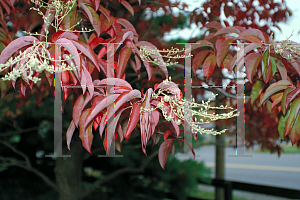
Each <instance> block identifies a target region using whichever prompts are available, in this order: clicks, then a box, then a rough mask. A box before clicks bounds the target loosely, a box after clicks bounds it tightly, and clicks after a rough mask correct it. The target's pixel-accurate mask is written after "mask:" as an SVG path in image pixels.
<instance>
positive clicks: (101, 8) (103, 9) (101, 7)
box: [99, 5, 110, 20]
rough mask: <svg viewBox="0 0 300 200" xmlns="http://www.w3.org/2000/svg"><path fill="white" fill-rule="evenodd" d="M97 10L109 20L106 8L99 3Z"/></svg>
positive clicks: (108, 12)
mask: <svg viewBox="0 0 300 200" xmlns="http://www.w3.org/2000/svg"><path fill="white" fill-rule="evenodd" d="M99 11H100V12H101V13H102V14H103V15H104V16H105V17H106V19H107V20H110V11H109V10H108V9H106V8H104V7H103V6H101V5H99Z"/></svg>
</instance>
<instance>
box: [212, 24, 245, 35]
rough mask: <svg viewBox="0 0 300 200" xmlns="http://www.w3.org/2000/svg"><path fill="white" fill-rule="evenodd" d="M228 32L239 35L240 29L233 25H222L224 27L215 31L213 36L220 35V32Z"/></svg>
mask: <svg viewBox="0 0 300 200" xmlns="http://www.w3.org/2000/svg"><path fill="white" fill-rule="evenodd" d="M228 33H236V34H238V35H239V34H240V33H241V31H240V30H239V29H237V28H235V27H233V26H229V27H224V28H221V29H219V30H218V31H217V32H216V33H215V36H217V35H222V34H228Z"/></svg>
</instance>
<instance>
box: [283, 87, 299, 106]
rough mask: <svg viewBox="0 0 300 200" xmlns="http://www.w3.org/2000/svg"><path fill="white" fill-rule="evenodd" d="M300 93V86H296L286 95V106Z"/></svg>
mask: <svg viewBox="0 0 300 200" xmlns="http://www.w3.org/2000/svg"><path fill="white" fill-rule="evenodd" d="M299 93H300V87H297V88H294V89H293V90H292V91H291V92H289V93H288V94H287V95H286V103H285V108H287V107H288V106H289V104H290V103H291V101H292V100H293V99H294V98H295V97H296V96H297V95H298V94H299Z"/></svg>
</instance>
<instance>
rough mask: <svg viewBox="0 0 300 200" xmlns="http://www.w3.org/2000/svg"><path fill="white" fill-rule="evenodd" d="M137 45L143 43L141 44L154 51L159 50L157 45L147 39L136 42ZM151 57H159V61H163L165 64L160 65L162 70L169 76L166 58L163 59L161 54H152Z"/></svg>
mask: <svg viewBox="0 0 300 200" xmlns="http://www.w3.org/2000/svg"><path fill="white" fill-rule="evenodd" d="M136 45H141V46H144V47H146V48H148V49H150V50H154V51H156V50H157V48H156V46H154V45H153V44H151V43H150V42H146V41H139V42H137V43H136ZM151 57H152V58H153V59H158V60H159V61H161V62H162V63H163V64H161V65H159V66H158V67H159V68H160V69H161V70H162V72H163V73H164V74H165V76H166V77H168V69H167V66H166V64H165V63H164V60H163V58H162V56H160V55H151Z"/></svg>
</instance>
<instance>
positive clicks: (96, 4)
mask: <svg viewBox="0 0 300 200" xmlns="http://www.w3.org/2000/svg"><path fill="white" fill-rule="evenodd" d="M94 4H95V8H96V9H95V10H98V9H99V6H100V0H94Z"/></svg>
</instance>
